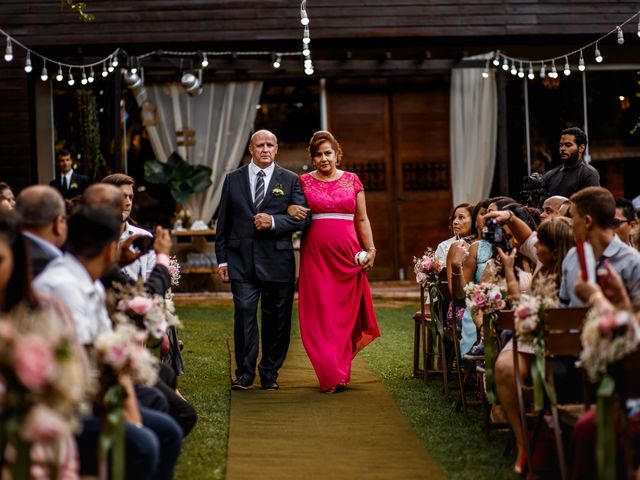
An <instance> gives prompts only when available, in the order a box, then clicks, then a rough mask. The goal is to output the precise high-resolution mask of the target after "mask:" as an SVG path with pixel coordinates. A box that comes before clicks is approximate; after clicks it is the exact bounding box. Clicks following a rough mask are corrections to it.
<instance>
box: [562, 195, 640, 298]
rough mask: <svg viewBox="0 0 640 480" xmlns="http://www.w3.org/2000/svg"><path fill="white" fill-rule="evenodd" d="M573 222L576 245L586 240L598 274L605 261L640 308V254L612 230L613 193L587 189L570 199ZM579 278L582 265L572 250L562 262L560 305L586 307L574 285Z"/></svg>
mask: <svg viewBox="0 0 640 480" xmlns="http://www.w3.org/2000/svg"><path fill="white" fill-rule="evenodd" d="M570 212H571V219H572V227H573V234H574V237H575V240H576V242H577V241H579V240H587V241H588V242H589V244H590V245H591V247H592V248H593V254H594V257H595V260H596V271H597V270H599V269H600V268H602V267H603V265H604V262H605V260H606V261H608V262H609V263H610V264H611V266H612V267H613V269H614V270H615V271H616V272H618V274H619V275H620V276H621V277H622V281H623V283H624V285H625V287H626V289H627V291H628V292H629V296H630V297H631V299H632V301H633V303H634V305H640V253H638V251H637V250H634V249H633V248H631V247H630V246H629V245H626V244H625V243H623V242H622V240H620V238H618V236H617V235H616V234H615V233H614V231H613V224H614V218H615V212H616V202H615V199H614V198H613V195H612V194H611V192H609V191H608V190H607V189H605V188H602V187H587V188H585V189H583V190H580V191H579V192H577V193H574V194H573V195H572V196H571V208H570ZM579 276H580V263H579V261H578V254H577V252H576V249H575V248H572V249H571V250H570V251H569V253H568V254H567V256H566V257H565V259H564V261H563V263H562V284H561V286H560V295H559V296H560V303H561V304H562V305H567V306H571V307H574V306H583V305H584V302H583V301H582V300H581V299H580V298H579V297H578V296H577V295H576V293H575V290H574V288H573V286H574V285H575V283H576V280H577V279H578V277H579Z"/></svg>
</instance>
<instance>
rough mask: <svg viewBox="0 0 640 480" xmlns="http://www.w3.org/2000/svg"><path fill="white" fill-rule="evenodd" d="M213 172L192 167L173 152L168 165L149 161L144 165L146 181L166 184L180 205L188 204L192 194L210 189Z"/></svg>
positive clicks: (202, 166) (200, 167)
mask: <svg viewBox="0 0 640 480" xmlns="http://www.w3.org/2000/svg"><path fill="white" fill-rule="evenodd" d="M211 173H212V170H211V168H209V167H206V166H204V165H191V164H189V163H187V162H186V161H185V160H184V159H183V158H182V157H181V156H180V155H178V154H177V153H176V152H173V153H172V154H171V155H169V158H168V159H167V162H166V163H162V162H159V161H158V160H155V159H154V160H147V161H146V162H145V163H144V179H145V181H147V182H149V183H155V184H164V185H167V186H168V187H169V189H170V190H171V196H172V197H173V198H174V199H175V201H176V202H178V203H186V202H187V200H188V199H189V197H190V196H191V194H193V193H196V192H202V191H203V190H206V189H207V188H209V187H210V186H211V184H212V182H211Z"/></svg>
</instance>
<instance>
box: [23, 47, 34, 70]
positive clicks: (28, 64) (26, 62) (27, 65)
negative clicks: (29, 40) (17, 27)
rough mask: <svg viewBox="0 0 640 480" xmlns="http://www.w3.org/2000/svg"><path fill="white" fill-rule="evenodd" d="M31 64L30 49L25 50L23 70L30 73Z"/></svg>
mask: <svg viewBox="0 0 640 480" xmlns="http://www.w3.org/2000/svg"><path fill="white" fill-rule="evenodd" d="M32 70H33V65H31V50H27V58H26V59H25V60H24V71H25V72H27V73H31V71H32Z"/></svg>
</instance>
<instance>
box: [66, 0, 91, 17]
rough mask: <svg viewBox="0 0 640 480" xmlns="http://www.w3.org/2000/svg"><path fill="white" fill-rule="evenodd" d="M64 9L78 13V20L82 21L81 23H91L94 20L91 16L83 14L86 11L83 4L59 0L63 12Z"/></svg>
mask: <svg viewBox="0 0 640 480" xmlns="http://www.w3.org/2000/svg"><path fill="white" fill-rule="evenodd" d="M65 7H68V8H70V9H71V10H74V11H76V12H78V15H79V16H80V20H82V21H83V22H93V21H94V20H95V19H96V17H95V16H94V15H93V14H91V13H87V12H85V10H86V9H87V4H86V3H85V2H76V1H74V0H60V8H62V9H63V10H64V8H65Z"/></svg>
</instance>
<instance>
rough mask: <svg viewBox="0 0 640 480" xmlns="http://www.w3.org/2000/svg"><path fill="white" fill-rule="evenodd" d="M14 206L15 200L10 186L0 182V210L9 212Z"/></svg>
mask: <svg viewBox="0 0 640 480" xmlns="http://www.w3.org/2000/svg"><path fill="white" fill-rule="evenodd" d="M14 208H16V200H15V198H14V196H13V191H12V190H11V187H10V186H9V185H7V184H6V183H4V182H0V212H9V211H11V210H13V209H14Z"/></svg>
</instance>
